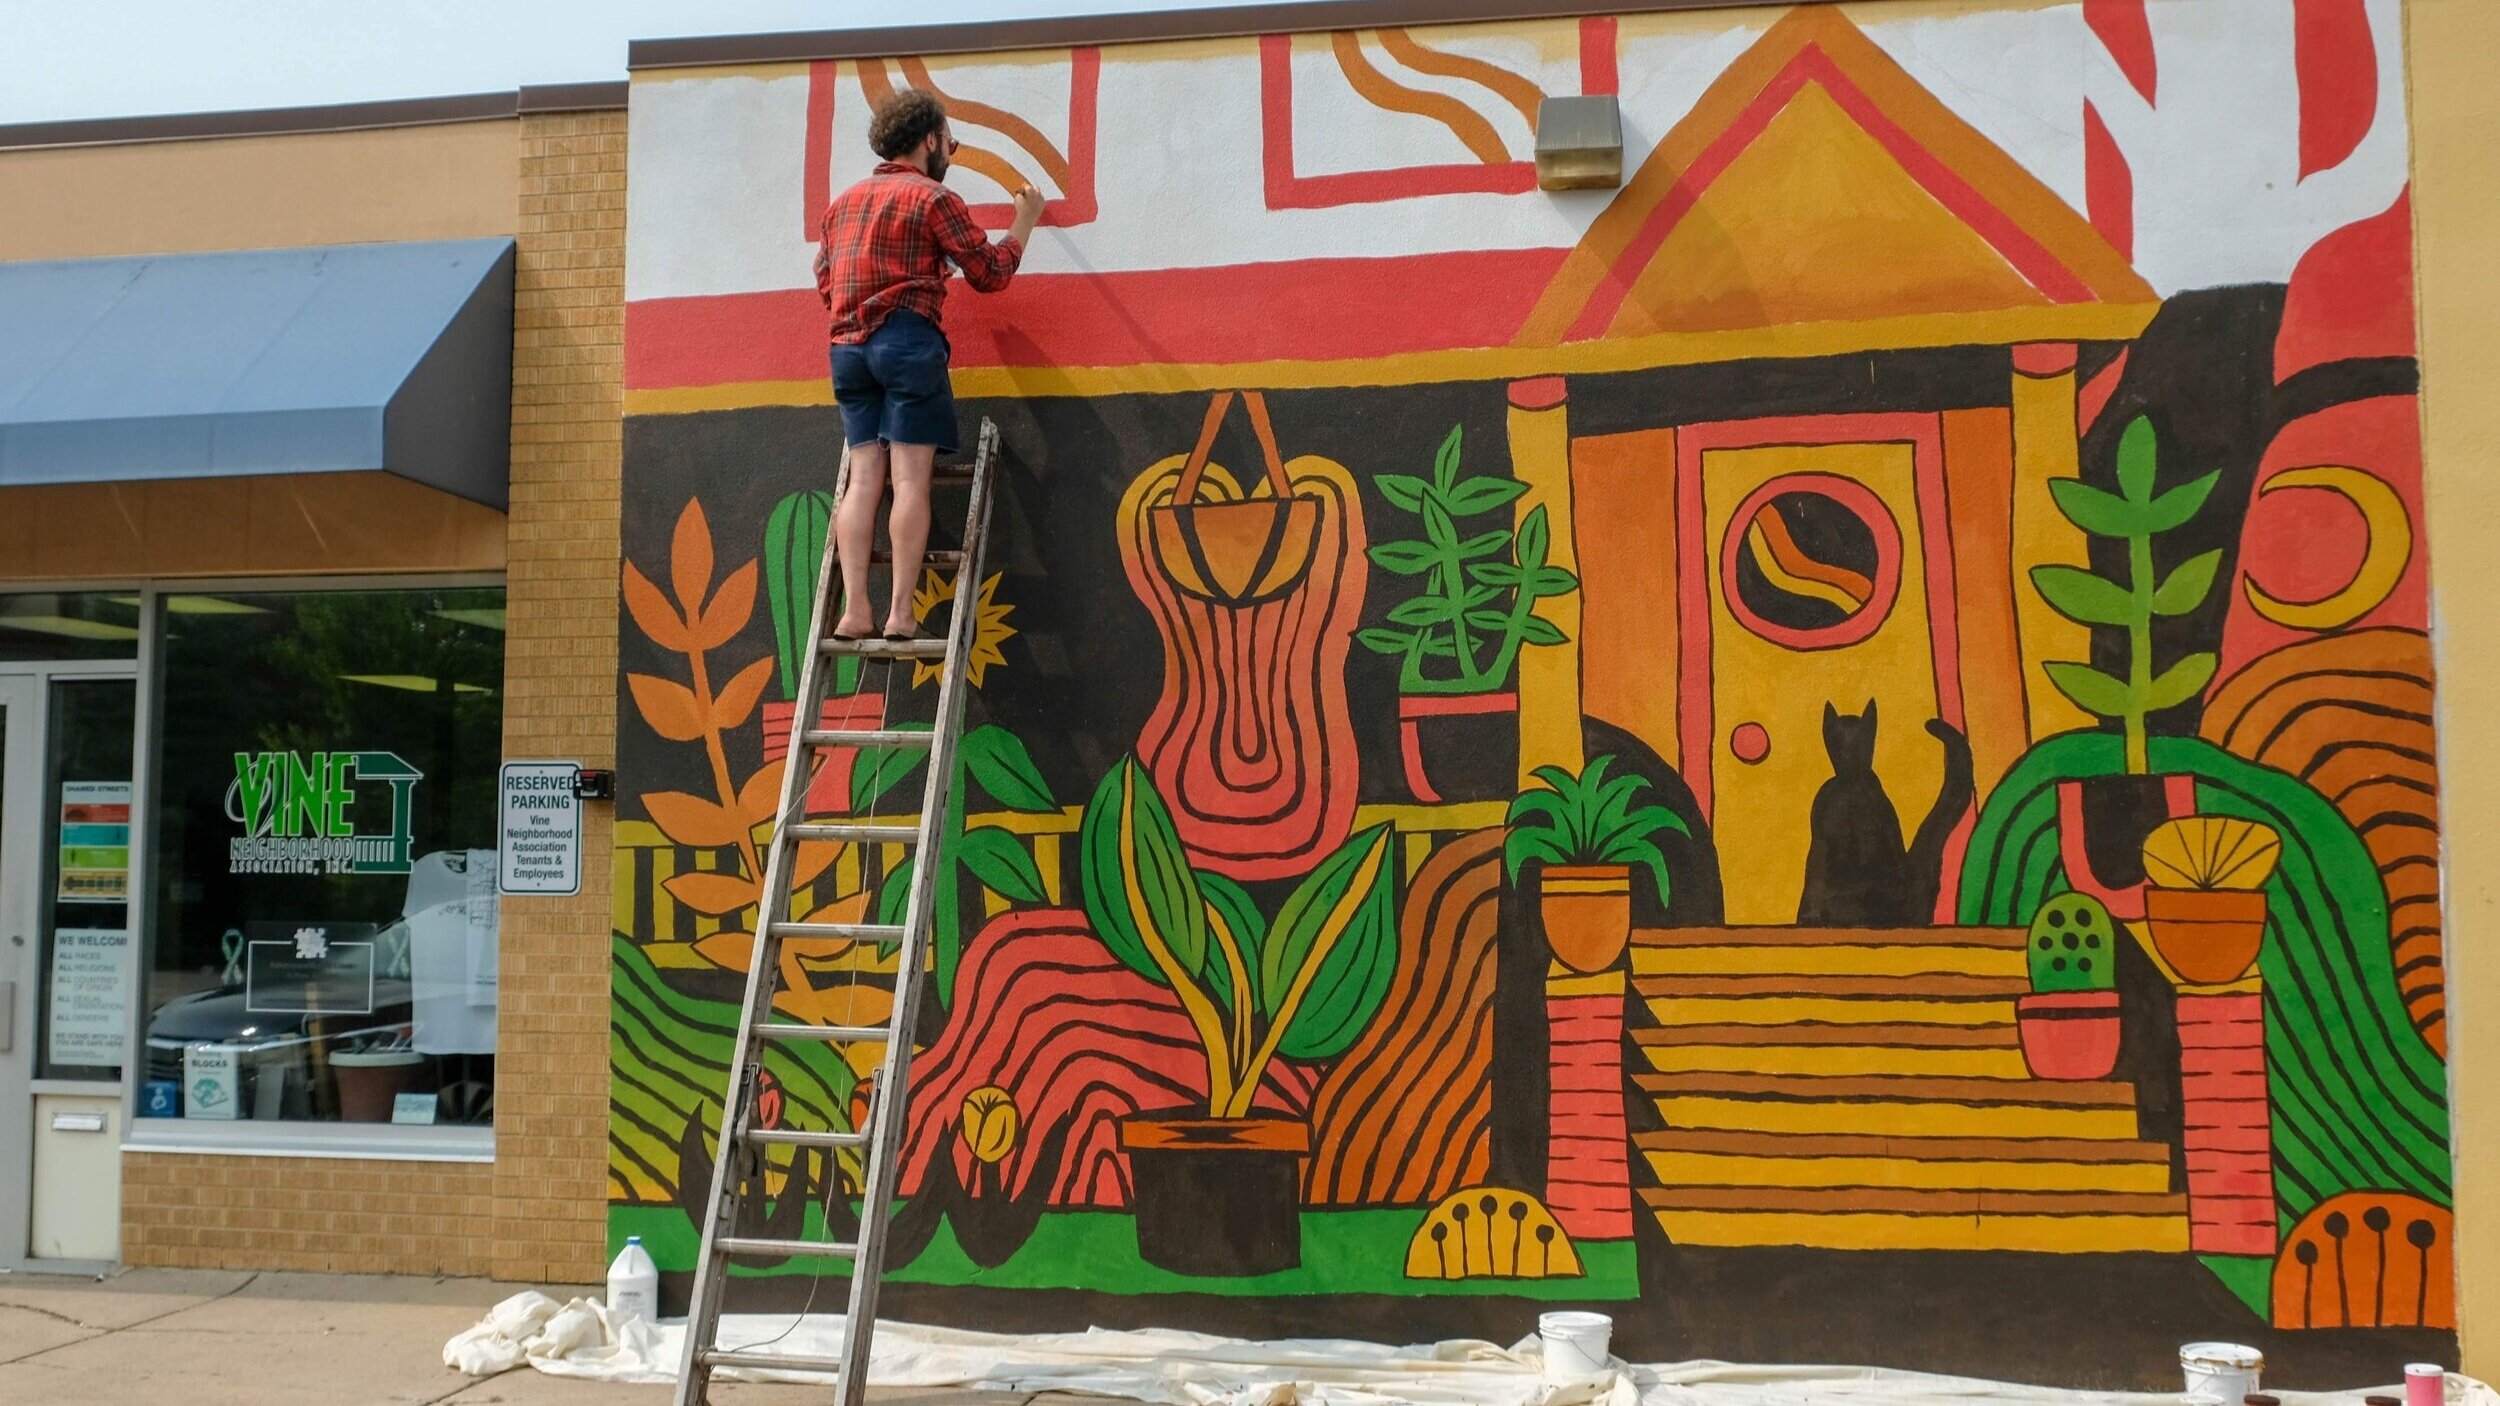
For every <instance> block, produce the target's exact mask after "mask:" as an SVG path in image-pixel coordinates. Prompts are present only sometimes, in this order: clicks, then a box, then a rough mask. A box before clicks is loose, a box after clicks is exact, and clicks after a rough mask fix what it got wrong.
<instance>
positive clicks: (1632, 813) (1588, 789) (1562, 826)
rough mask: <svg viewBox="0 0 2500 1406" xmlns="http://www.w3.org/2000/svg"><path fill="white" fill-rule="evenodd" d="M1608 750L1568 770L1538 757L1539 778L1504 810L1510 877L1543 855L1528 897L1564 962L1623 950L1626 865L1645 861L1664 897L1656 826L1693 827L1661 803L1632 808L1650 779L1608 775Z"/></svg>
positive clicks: (1628, 895)
mask: <svg viewBox="0 0 2500 1406" xmlns="http://www.w3.org/2000/svg"><path fill="white" fill-rule="evenodd" d="M1614 760H1615V759H1614V758H1613V757H1597V758H1594V759H1592V760H1591V761H1590V762H1589V764H1588V766H1587V768H1586V769H1585V770H1583V771H1581V772H1580V773H1579V774H1578V775H1576V776H1575V775H1573V774H1572V773H1570V772H1568V771H1565V770H1563V769H1562V768H1561V767H1558V766H1541V767H1538V768H1537V769H1536V771H1535V772H1534V773H1533V775H1534V776H1535V777H1536V779H1537V780H1538V781H1539V782H1542V783H1543V785H1542V786H1541V787H1538V788H1532V789H1530V790H1527V791H1523V792H1521V793H1520V795H1519V798H1518V799H1517V800H1514V801H1512V802H1511V806H1510V814H1509V816H1508V817H1507V823H1508V824H1509V826H1510V836H1509V838H1508V839H1506V840H1505V841H1503V843H1502V860H1503V865H1504V867H1505V868H1506V869H1508V871H1509V876H1510V881H1511V882H1512V883H1517V882H1518V881H1519V869H1520V866H1521V865H1522V864H1524V863H1525V862H1526V861H1528V860H1530V859H1535V860H1539V861H1542V863H1543V864H1544V868H1543V869H1542V870H1541V871H1540V872H1539V874H1538V876H1537V907H1538V911H1539V913H1540V915H1541V916H1542V917H1543V918H1544V920H1545V940H1546V941H1547V942H1548V943H1549V944H1551V945H1552V946H1553V949H1554V955H1555V956H1557V957H1559V958H1561V959H1562V962H1563V965H1565V966H1567V967H1569V968H1571V969H1572V970H1573V971H1579V972H1596V971H1604V970H1605V969H1606V968H1608V967H1610V966H1613V965H1614V962H1615V958H1617V957H1620V956H1622V955H1623V949H1624V946H1625V945H1626V944H1627V943H1629V942H1630V941H1631V937H1632V866H1633V865H1636V864H1638V865H1642V866H1644V867H1646V868H1647V869H1648V870H1649V873H1650V878H1651V879H1652V880H1653V881H1655V882H1656V884H1657V886H1658V901H1659V903H1661V904H1664V903H1665V902H1666V901H1667V897H1668V882H1667V859H1666V856H1665V855H1664V854H1663V853H1661V852H1660V851H1659V848H1658V841H1657V838H1656V836H1657V835H1658V833H1659V832H1660V831H1662V830H1671V831H1674V832H1675V833H1676V834H1679V835H1689V834H1691V833H1692V831H1691V830H1690V829H1688V828H1687V827H1686V826H1685V824H1684V822H1683V821H1682V820H1681V819H1679V818H1677V816H1676V814H1675V812H1673V811H1671V810H1668V809H1667V808H1666V807H1665V806H1658V805H1646V806H1642V807H1640V808H1639V809H1637V810H1636V809H1634V808H1633V805H1632V802H1633V798H1634V797H1636V796H1638V795H1640V793H1641V792H1642V791H1643V790H1645V789H1647V788H1648V786H1649V781H1648V780H1647V778H1645V777H1640V776H1631V775H1626V776H1618V777H1615V778H1614V779H1612V780H1608V779H1607V777H1606V768H1607V767H1609V766H1611V765H1613V763H1614Z"/></svg>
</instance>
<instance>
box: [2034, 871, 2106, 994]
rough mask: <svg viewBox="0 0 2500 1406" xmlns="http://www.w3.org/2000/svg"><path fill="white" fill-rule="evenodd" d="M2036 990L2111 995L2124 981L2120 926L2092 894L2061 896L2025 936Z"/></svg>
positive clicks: (2046, 905)
mask: <svg viewBox="0 0 2500 1406" xmlns="http://www.w3.org/2000/svg"><path fill="white" fill-rule="evenodd" d="M2023 953H2024V956H2025V957H2026V958H2027V959H2028V961H2029V963H2030V967H2031V989H2032V990H2033V991H2035V992H2038V993H2040V994H2041V995H2047V994H2049V993H2051V992H2057V991H2108V990H2111V989H2113V988H2114V987H2115V986H2116V985H2117V982H2118V923H2117V920H2116V919H2114V918H2112V917H2110V915H2109V908H2108V907H2107V906H2106V905H2105V904H2103V903H2102V902H2101V901H2100V900H2099V899H2097V898H2094V897H2093V896H2092V895H2090V894H2088V893H2061V894H2058V895H2056V896H2054V897H2052V898H2051V899H2049V901H2048V902H2046V903H2043V904H2041V905H2040V911H2039V912H2037V913H2035V914H2033V915H2032V918H2031V928H2030V930H2029V931H2028V932H2026V933H2025V934H2024V935H2023Z"/></svg>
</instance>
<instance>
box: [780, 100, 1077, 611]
mask: <svg viewBox="0 0 2500 1406" xmlns="http://www.w3.org/2000/svg"><path fill="white" fill-rule="evenodd" d="M868 144H869V146H871V147H873V148H874V149H875V150H876V153H877V155H878V157H879V158H880V161H879V164H878V166H877V169H876V170H875V171H873V172H871V173H869V176H868V178H867V179H866V180H863V181H861V182H860V183H859V184H857V185H855V186H852V187H851V188H850V189H849V190H846V191H844V192H842V193H841V194H840V195H838V196H836V197H834V200H833V204H832V205H830V206H829V207H827V208H826V210H825V223H824V235H823V243H822V245H821V246H820V247H819V248H818V250H817V253H816V291H817V293H818V294H819V295H820V296H821V297H823V299H824V300H825V308H826V310H827V311H828V312H829V313H830V314H831V315H832V323H833V326H832V336H833V398H834V401H835V402H836V403H837V404H839V405H840V406H841V407H842V433H843V438H844V440H845V441H847V442H848V443H849V445H850V447H851V482H850V488H849V490H848V491H847V492H846V493H845V494H844V495H843V498H842V503H841V506H840V507H839V508H838V509H837V510H836V515H835V518H834V538H835V541H836V542H837V543H838V545H839V550H840V552H841V556H842V602H843V605H842V618H841V619H840V620H839V621H838V622H836V624H835V625H834V636H835V637H836V638H837V639H845V640H857V639H862V638H865V637H866V636H867V635H868V634H869V632H870V630H871V629H872V628H873V622H872V618H871V616H870V614H869V610H868V554H869V545H870V540H871V538H872V537H873V535H874V533H875V531H876V512H877V499H878V496H879V495H880V494H882V493H883V492H884V491H885V484H886V480H887V478H888V476H889V475H891V477H892V479H893V481H894V508H893V512H892V514H891V516H890V517H889V518H888V519H887V530H888V531H889V533H890V534H891V535H892V538H893V544H894V599H893V600H892V602H890V603H889V605H888V606H887V609H886V616H885V637H886V638H887V639H890V640H905V639H910V638H912V637H913V636H914V635H915V634H917V633H918V631H919V624H918V622H917V621H916V620H914V619H913V617H912V611H911V594H912V583H913V582H915V581H917V580H918V579H919V577H920V559H921V553H922V551H923V549H925V548H926V547H927V546H928V542H929V471H930V467H931V465H932V464H933V463H934V462H935V461H936V459H937V454H938V451H939V450H941V449H946V450H952V449H953V448H954V447H955V397H954V391H953V389H952V388H951V387H950V386H949V385H948V383H947V361H948V354H949V348H948V346H947V342H946V334H945V332H944V331H943V330H942V329H941V326H940V319H941V317H942V316H943V311H944V308H945V304H946V276H947V266H948V265H949V264H950V263H951V264H952V265H954V266H955V267H956V268H959V269H962V270H963V275H964V281H965V282H966V283H969V284H971V285H972V286H973V287H974V288H976V289H979V290H980V291H981V292H984V293H995V292H997V291H998V290H999V289H1001V288H1004V287H1006V286H1007V280H1008V279H1010V278H1012V277H1014V276H1015V272H1016V265H1017V264H1018V263H1020V262H1022V260H1023V258H1024V241H1025V240H1026V238H1027V237H1029V236H1030V235H1031V234H1032V233H1033V226H1034V224H1035V223H1036V222H1038V221H1039V220H1040V219H1041V215H1042V196H1041V192H1039V191H1037V190H1035V189H1033V187H1031V186H1029V185H1028V186H1024V187H1021V188H1019V189H1018V190H1017V191H1016V192H1015V202H1016V218H1015V223H1014V226H1013V227H1012V228H1010V229H1009V230H1008V231H1007V234H1006V236H1005V237H1004V238H1002V239H1000V240H999V241H998V242H997V243H995V244H993V243H991V242H990V241H989V240H988V238H987V237H985V236H984V235H983V234H982V232H981V227H980V226H979V225H977V224H975V223H973V219H972V212H971V211H970V210H968V209H966V208H965V206H964V201H963V197H962V196H959V195H957V194H955V193H954V192H953V191H951V190H948V189H947V188H946V186H945V184H944V182H945V180H946V172H947V170H948V168H949V166H950V164H951V162H950V158H952V157H953V155H954V153H955V150H956V148H957V146H958V145H959V143H957V142H956V140H955V138H954V134H953V132H951V131H950V130H949V129H948V127H947V123H946V109H945V108H944V107H943V106H941V105H940V104H939V102H938V100H937V99H936V98H934V97H932V96H930V95H929V94H927V93H924V92H920V91H918V90H917V89H911V88H906V89H904V90H902V91H901V92H898V93H896V94H894V95H893V96H892V97H889V98H887V99H886V100H885V101H884V102H882V103H879V104H878V105H877V111H876V115H875V116H874V117H873V118H872V119H871V120H870V122H869V124H868Z"/></svg>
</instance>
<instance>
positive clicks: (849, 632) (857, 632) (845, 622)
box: [833, 612, 875, 640]
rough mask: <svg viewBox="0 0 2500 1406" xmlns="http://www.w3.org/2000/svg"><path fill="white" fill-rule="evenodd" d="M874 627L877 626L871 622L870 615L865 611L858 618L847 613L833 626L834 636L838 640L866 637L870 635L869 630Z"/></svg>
mask: <svg viewBox="0 0 2500 1406" xmlns="http://www.w3.org/2000/svg"><path fill="white" fill-rule="evenodd" d="M874 628H875V626H873V625H871V624H869V622H868V616H867V614H866V613H865V612H863V613H862V614H861V615H860V617H859V618H858V619H856V620H854V619H852V618H851V617H850V616H849V615H847V614H846V615H844V616H843V617H842V618H841V620H839V621H838V622H836V623H835V625H834V627H833V637H834V638H835V639H838V640H858V639H866V638H867V637H868V632H869V631H870V630H872V629H874Z"/></svg>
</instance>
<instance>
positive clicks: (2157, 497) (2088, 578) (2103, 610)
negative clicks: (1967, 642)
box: [2031, 416, 2222, 776]
mask: <svg viewBox="0 0 2500 1406" xmlns="http://www.w3.org/2000/svg"><path fill="white" fill-rule="evenodd" d="M2156 448H2157V447H2156V444H2155V441H2154V434H2153V424H2152V421H2150V420H2147V419H2145V418H2143V417H2142V416H2138V417H2137V418H2136V419H2135V421H2134V422H2133V423H2131V424H2129V425H2128V426H2127V429H2126V432H2125V433H2124V434H2123V435H2121V436H2120V437H2119V441H2118V491H2117V492H2116V493H2111V492H2109V491H2108V490H2106V489H2100V488H2094V487H2093V486H2091V485H2090V484H2088V483H2085V482H2084V481H2083V480H2081V479H2074V478H2061V479H2052V480H2050V482H2049V493H2050V494H2051V496H2053V497H2054V498H2056V500H2057V507H2058V511H2059V512H2062V513H2064V514H2065V515H2066V520H2067V521H2069V522H2072V523H2073V524H2074V525H2075V526H2077V527H2080V528H2082V529H2083V530H2084V531H2085V532H2088V533H2090V534H2092V535H2093V536H2095V537H2114V538H2117V539H2119V540H2121V541H2123V542H2125V543H2126V544H2127V577H2126V580H2125V581H2124V582H2118V581H2112V580H2110V579H2108V578H2107V577H2103V576H2097V575H2095V574H2093V573H2092V572H2089V571H2086V570H2083V569H2082V568H2080V567H2073V566H2035V567H2033V568H2032V569H2031V584H2032V585H2033V586H2034V587H2036V588H2038V590H2039V592H2040V596H2041V598H2042V599H2043V600H2046V601H2047V602H2048V603H2049V607H2050V608H2051V609H2053V610H2055V611H2056V612H2057V613H2058V614H2060V615H2063V616H2065V617H2066V618H2067V619H2069V620H2072V621H2075V622H2076V623H2078V624H2083V625H2102V626H2109V627H2113V628H2121V629H2124V630H2125V631H2126V632H2127V676H2126V677H2125V678H2123V679H2118V678H2112V677H2110V676H2109V675H2108V674H2105V673H2102V672H2101V671H2100V670H2098V669H2095V668H2093V667H2092V666H2091V665H2089V664H2084V663H2073V662H2067V661H2062V660H2061V661H2055V662H2052V663H2050V664H2048V665H2046V666H2045V667H2046V668H2047V670H2048V675H2049V681H2050V682H2051V683H2053V684H2055V685H2057V690H2058V692H2060V693H2063V694H2065V695H2066V696H2067V697H2068V698H2070V699H2073V700H2074V702H2075V705H2076V706H2077V707H2079V708H2082V709H2083V710H2084V711H2086V712H2089V713H2094V714H2098V715H2099V716H2101V717H2104V718H2115V719H2116V720H2117V721H2118V725H2119V731H2120V733H2121V734H2122V735H2123V736H2124V737H2125V739H2126V748H2125V756H2126V770H2127V772H2128V774H2130V775H2136V776H2141V775H2143V774H2144V772H2145V771H2146V765H2145V754H2146V746H2145V726H2144V720H2145V719H2146V718H2147V717H2148V716H2150V715H2151V714H2154V713H2158V712H2160V711H2161V710H2162V709H2164V708H2170V707H2175V706H2177V705H2178V704H2181V703H2185V702H2186V701H2188V700H2189V699H2191V698H2194V697H2195V696H2196V695H2197V694H2198V693H2199V692H2200V691H2201V690H2203V688H2204V687H2205V684H2206V683H2207V682H2208V681H2209V680H2211V679H2212V678H2213V676H2214V662H2215V660H2214V656H2213V654H2212V653H2210V652H2204V653H2197V654H2190V655H2187V656H2185V657H2184V658H2181V659H2179V660H2178V661H2176V662H2175V663H2173V664H2172V665H2171V666H2170V667H2169V668H2167V669H2164V670H2162V671H2161V672H2160V673H2159V674H2155V673H2154V672H2153V622H2154V621H2155V620H2158V619H2165V618H2169V617H2172V616H2179V615H2185V614H2187V613H2188V612H2190V611H2192V610H2194V609H2196V607H2197V606H2199V605H2201V604H2203V603H2204V600H2205V594H2206V592H2207V591H2209V590H2211V589H2212V588H2213V582H2214V572H2215V571H2216V570H2217V569H2218V568H2219V567H2220V566H2221V564H2222V553H2221V551H2220V550H2218V549H2217V550H2215V551H2210V552H2200V553H2198V554H2197V555H2195V556H2192V557H2190V558H2188V559H2187V560H2186V561H2183V562H2181V563H2179V565H2177V566H2176V567H2174V568H2172V569H2171V571H2170V573H2169V574H2168V575H2166V576H2163V577H2161V578H2160V580H2159V581H2156V580H2155V579H2154V571H2153V539H2154V538H2155V537H2158V536H2160V535H2161V534H2162V533H2165V532H2168V531H2170V530H2171V529H2173V528H2176V527H2178V526H2180V525H2182V524H2183V523H2185V522H2186V521H2187V520H2188V519H2190V518H2192V517H2194V516H2196V513H2197V510H2198V509H2199V508H2202V507H2203V506H2205V499H2206V498H2207V497H2208V496H2209V495H2211V494H2212V492H2213V488H2214V482H2215V480H2216V479H2218V478H2219V477H2220V476H2221V473H2220V471H2219V470H2216V471H2215V472H2213V473H2209V474H2206V475H2205V476H2203V477H2202V478H2196V479H2191V480H2189V481H2188V482H2186V483H2183V484H2180V485H2179V486H2178V487H2176V488H2173V489H2170V490H2169V491H2168V492H2165V493H2158V494H2157V493H2155V492H2154V491H2153V483H2154V479H2155V476H2156V475H2155V459H2156Z"/></svg>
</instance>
